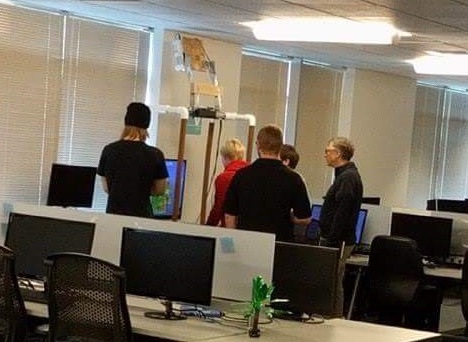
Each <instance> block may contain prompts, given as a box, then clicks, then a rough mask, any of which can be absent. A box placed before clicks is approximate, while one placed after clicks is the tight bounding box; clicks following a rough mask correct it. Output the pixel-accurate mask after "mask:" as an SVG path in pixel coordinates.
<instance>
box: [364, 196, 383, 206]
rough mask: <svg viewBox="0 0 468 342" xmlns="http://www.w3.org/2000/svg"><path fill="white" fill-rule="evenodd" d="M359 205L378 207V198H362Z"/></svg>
mask: <svg viewBox="0 0 468 342" xmlns="http://www.w3.org/2000/svg"><path fill="white" fill-rule="evenodd" d="M361 203H363V204H372V205H380V197H363V198H362V201H361Z"/></svg>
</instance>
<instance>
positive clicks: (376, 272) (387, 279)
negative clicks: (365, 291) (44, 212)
mask: <svg viewBox="0 0 468 342" xmlns="http://www.w3.org/2000/svg"><path fill="white" fill-rule="evenodd" d="M368 274H369V295H370V298H371V300H370V302H371V303H372V304H373V305H375V306H382V305H384V306H387V307H404V306H409V305H411V304H412V302H413V300H414V299H415V298H416V295H417V291H418V289H419V286H420V283H421V280H422V278H423V276H424V270H423V265H422V258H421V255H420V254H419V251H418V246H417V243H416V241H414V240H412V239H409V238H406V237H401V236H386V235H385V236H384V235H380V236H376V237H375V238H374V239H373V240H372V244H371V250H370V255H369V267H368Z"/></svg>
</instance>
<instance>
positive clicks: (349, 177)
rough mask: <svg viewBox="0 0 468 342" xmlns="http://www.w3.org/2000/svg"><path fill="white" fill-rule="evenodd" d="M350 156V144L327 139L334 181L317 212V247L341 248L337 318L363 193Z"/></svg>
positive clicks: (344, 139)
mask: <svg viewBox="0 0 468 342" xmlns="http://www.w3.org/2000/svg"><path fill="white" fill-rule="evenodd" d="M353 155H354V146H353V144H352V143H351V141H350V140H348V139H347V138H343V137H337V138H332V139H330V140H329V142H328V146H327V147H326V149H325V160H326V162H327V165H328V166H330V167H333V168H334V169H335V179H334V181H333V184H332V185H331V186H330V188H329V189H328V191H327V193H326V195H325V199H324V202H323V206H322V210H321V212H320V230H321V237H320V244H321V245H322V246H327V247H337V248H342V256H341V259H340V265H339V270H338V289H337V300H336V307H335V313H336V315H337V316H342V315H343V278H344V271H345V266H346V259H347V258H349V256H350V255H351V252H352V251H353V248H354V243H355V239H356V235H355V231H354V230H355V226H356V220H357V217H358V213H359V209H360V208H361V202H362V193H363V186H362V181H361V176H360V175H359V172H358V169H357V167H356V165H355V164H354V162H352V161H351V158H352V157H353Z"/></svg>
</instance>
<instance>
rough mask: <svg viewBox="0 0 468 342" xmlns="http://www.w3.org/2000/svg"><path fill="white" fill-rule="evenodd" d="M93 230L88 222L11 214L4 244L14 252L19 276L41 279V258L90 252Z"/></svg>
mask: <svg viewBox="0 0 468 342" xmlns="http://www.w3.org/2000/svg"><path fill="white" fill-rule="evenodd" d="M94 229H95V224H94V223H91V222H79V221H70V220H62V219H57V218H51V217H41V216H32V215H25V214H19V213H10V216H9V220H8V230H7V233H6V239H5V245H6V246H7V247H9V248H10V249H12V250H13V252H14V253H15V255H16V272H17V273H18V275H20V276H24V277H28V278H36V279H42V278H43V277H44V268H43V261H44V259H45V257H47V256H48V255H49V254H53V253H60V252H76V253H84V254H90V253H91V247H92V244H93V238H94Z"/></svg>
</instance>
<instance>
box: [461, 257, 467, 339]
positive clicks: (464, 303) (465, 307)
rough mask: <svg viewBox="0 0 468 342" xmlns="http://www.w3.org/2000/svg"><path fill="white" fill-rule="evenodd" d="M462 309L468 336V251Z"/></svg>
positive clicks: (462, 292)
mask: <svg viewBox="0 0 468 342" xmlns="http://www.w3.org/2000/svg"><path fill="white" fill-rule="evenodd" d="M461 307H462V313H463V317H464V318H465V321H466V327H465V332H464V335H465V336H468V249H467V250H466V251H465V258H464V260H463V268H462V283H461Z"/></svg>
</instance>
